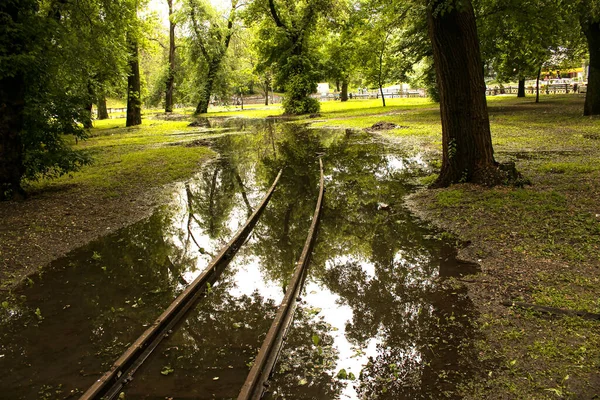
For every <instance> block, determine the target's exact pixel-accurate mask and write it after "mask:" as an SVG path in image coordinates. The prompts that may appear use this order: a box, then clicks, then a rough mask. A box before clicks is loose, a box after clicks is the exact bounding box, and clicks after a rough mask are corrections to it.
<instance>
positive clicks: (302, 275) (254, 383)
mask: <svg viewBox="0 0 600 400" xmlns="http://www.w3.org/2000/svg"><path fill="white" fill-rule="evenodd" d="M319 166H320V170H321V179H320V189H319V198H318V200H317V207H316V209H315V213H314V215H313V219H312V224H311V226H310V230H309V231H308V237H307V238H306V243H305V244H304V249H303V250H302V254H301V255H300V259H299V260H298V263H297V264H296V269H295V270H294V275H293V276H292V280H291V281H290V284H289V285H288V289H287V291H286V292H285V296H284V298H283V301H282V302H281V305H280V306H279V309H278V310H277V315H276V316H275V319H274V320H273V323H272V324H271V328H270V329H269V332H268V333H267V336H266V338H265V340H264V342H263V344H262V346H261V348H260V351H259V352H258V355H257V356H256V359H255V361H254V365H253V366H252V369H251V370H250V373H249V374H248V377H247V378H246V382H245V383H244V386H242V390H241V392H240V394H239V396H238V398H237V400H251V399H252V400H257V399H260V398H261V397H262V396H263V393H264V391H265V389H266V388H267V381H268V380H269V377H270V376H271V371H272V370H273V367H274V366H275V363H276V362H277V357H278V356H279V352H280V350H281V347H282V344H283V340H284V338H285V336H286V334H287V331H288V330H289V328H290V326H291V323H292V320H293V317H294V311H295V310H296V301H297V300H298V296H299V294H300V290H301V289H302V286H303V285H304V280H305V279H306V274H307V271H308V264H309V262H310V256H311V252H312V248H313V246H314V243H315V239H316V234H317V228H318V224H319V218H320V215H321V208H322V205H323V196H324V193H325V185H324V179H323V161H322V160H321V159H319Z"/></svg>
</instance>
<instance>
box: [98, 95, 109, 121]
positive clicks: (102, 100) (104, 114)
mask: <svg viewBox="0 0 600 400" xmlns="http://www.w3.org/2000/svg"><path fill="white" fill-rule="evenodd" d="M96 105H97V106H98V119H108V109H107V108H106V97H105V96H104V94H101V95H100V96H98V100H96Z"/></svg>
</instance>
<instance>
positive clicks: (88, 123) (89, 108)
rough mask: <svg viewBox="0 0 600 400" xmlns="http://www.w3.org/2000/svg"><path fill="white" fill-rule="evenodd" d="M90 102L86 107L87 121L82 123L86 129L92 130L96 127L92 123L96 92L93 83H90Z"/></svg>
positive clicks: (88, 86)
mask: <svg viewBox="0 0 600 400" xmlns="http://www.w3.org/2000/svg"><path fill="white" fill-rule="evenodd" d="M87 88H88V102H87V103H86V105H85V111H86V113H85V119H84V120H83V121H82V123H83V127H84V128H85V129H92V128H93V127H94V125H93V123H92V121H93V119H94V116H93V115H92V109H93V108H94V104H93V102H94V90H93V89H92V82H91V81H88V85H87Z"/></svg>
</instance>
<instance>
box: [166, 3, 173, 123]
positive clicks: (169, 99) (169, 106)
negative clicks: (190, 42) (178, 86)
mask: <svg viewBox="0 0 600 400" xmlns="http://www.w3.org/2000/svg"><path fill="white" fill-rule="evenodd" d="M167 3H168V5H169V76H168V77H167V82H166V84H167V87H166V91H165V112H173V87H174V83H175V22H173V0H167Z"/></svg>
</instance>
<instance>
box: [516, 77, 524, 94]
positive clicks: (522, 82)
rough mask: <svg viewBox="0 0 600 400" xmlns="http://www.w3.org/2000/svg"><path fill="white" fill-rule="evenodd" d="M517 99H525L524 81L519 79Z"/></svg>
mask: <svg viewBox="0 0 600 400" xmlns="http://www.w3.org/2000/svg"><path fill="white" fill-rule="evenodd" d="M517 97H525V79H519V91H518V93H517Z"/></svg>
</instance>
